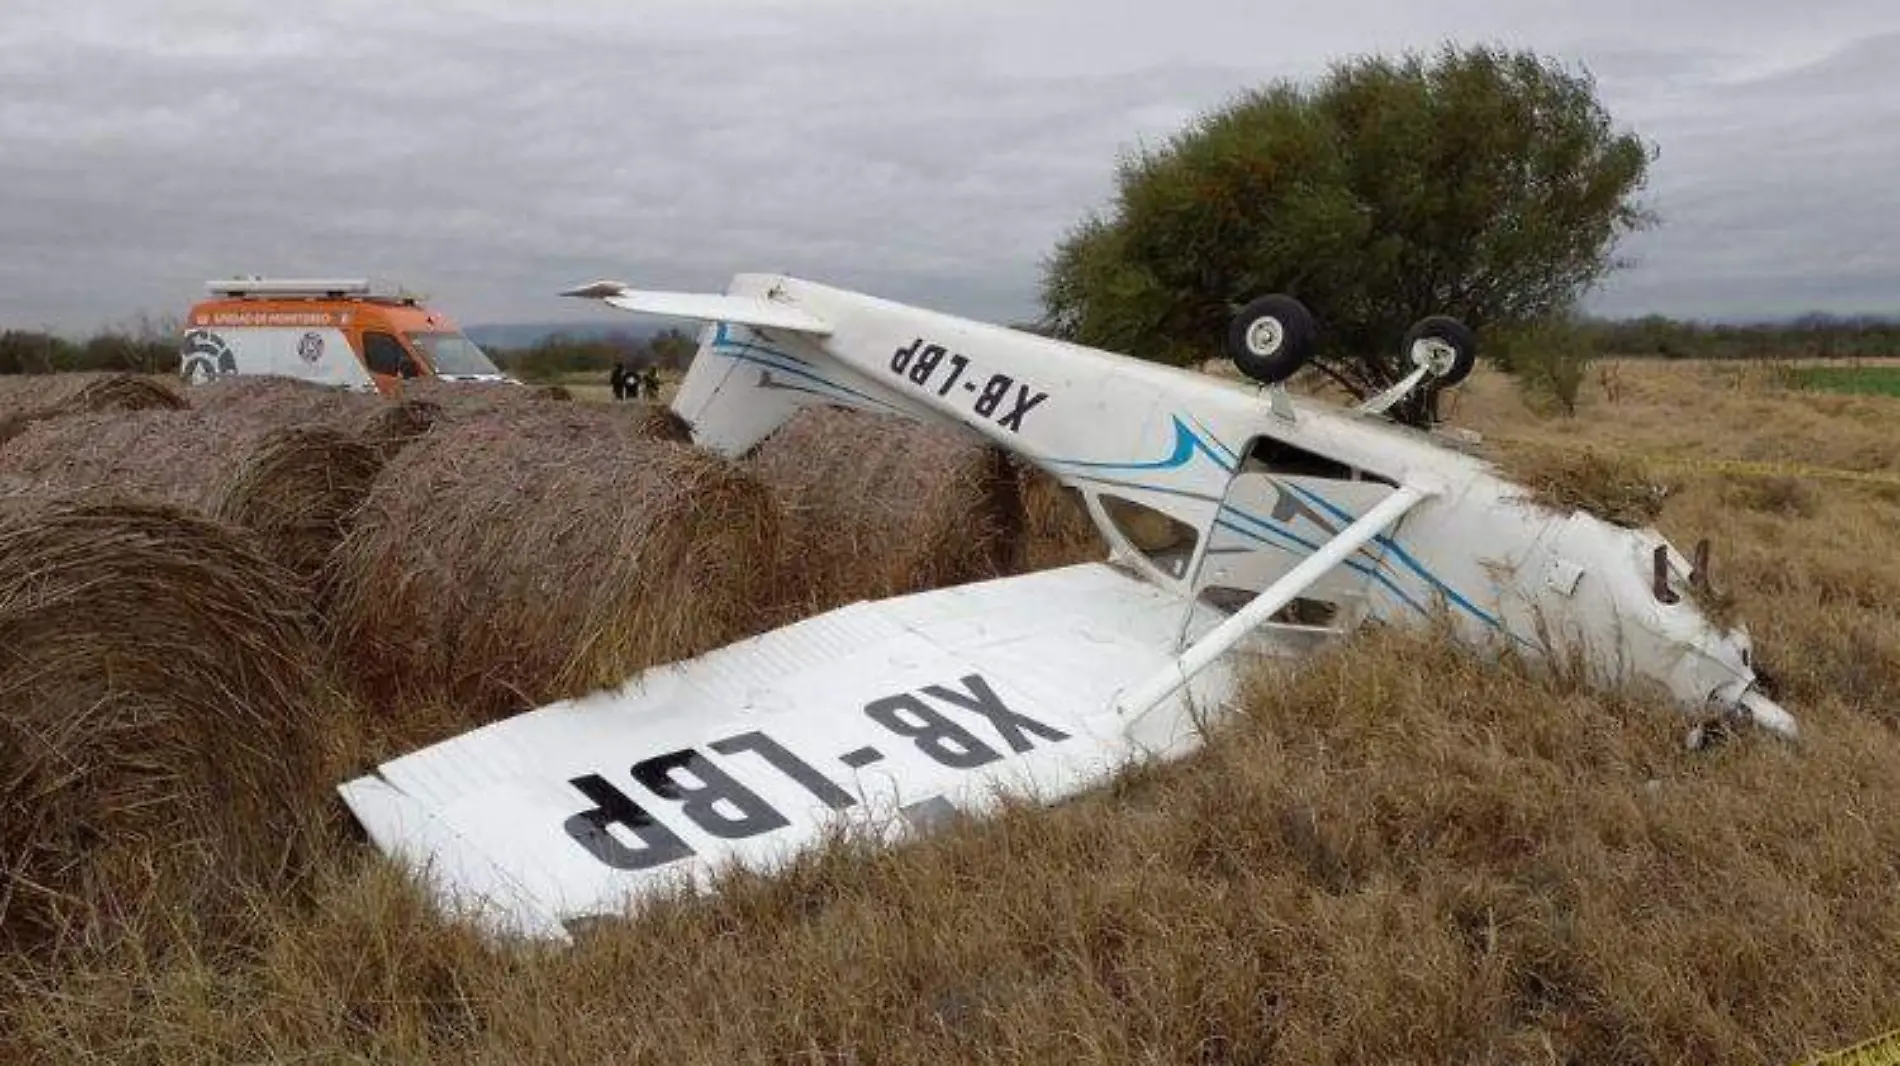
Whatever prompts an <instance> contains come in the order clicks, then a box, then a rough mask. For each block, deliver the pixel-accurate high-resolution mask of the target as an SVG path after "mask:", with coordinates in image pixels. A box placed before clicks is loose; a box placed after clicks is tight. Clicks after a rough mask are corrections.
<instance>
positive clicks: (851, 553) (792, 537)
mask: <svg viewBox="0 0 1900 1066" xmlns="http://www.w3.org/2000/svg"><path fill="white" fill-rule="evenodd" d="M746 462H747V467H748V469H750V470H751V471H752V472H753V473H754V474H756V475H757V476H758V478H759V479H760V480H761V481H763V482H765V484H766V485H768V486H770V487H771V489H772V492H773V495H774V496H775V497H777V499H778V501H779V505H780V508H781V510H782V511H783V512H784V514H785V518H786V529H787V536H786V537H785V539H784V541H783V545H784V554H783V557H782V560H781V564H780V566H779V570H780V573H781V574H783V575H784V577H785V580H786V582H787V586H786V587H785V589H784V590H783V594H784V597H785V601H786V603H785V606H786V609H787V610H789V611H790V612H792V613H793V614H795V615H798V616H804V615H808V614H811V613H813V612H816V611H824V610H829V609H831V608H833V607H837V606H840V605H842V604H846V603H850V602H852V601H854V600H859V599H876V598H881V597H886V596H897V595H902V594H905V593H910V592H921V591H924V590H926V589H933V588H942V587H944V586H946V585H957V584H963V583H966V582H970V581H978V580H982V579H985V578H992V577H1000V576H1002V575H1004V574H1007V573H1009V572H1011V570H1012V569H1013V568H1014V567H1015V566H1016V564H1017V559H1018V553H1019V546H1020V541H1021V531H1022V500H1021V496H1020V493H1019V491H1018V488H1017V483H1016V478H1015V473H1014V471H1013V470H1012V469H1011V467H1010V465H1009V461H1008V457H1007V455H1006V454H1005V453H1004V452H1003V451H1002V449H1000V448H997V447H995V446H993V445H990V444H987V443H985V442H983V441H982V440H980V439H978V438H976V437H975V436H974V435H973V434H969V433H965V432H962V431H959V430H953V429H948V428H943V427H938V426H931V425H925V424H922V423H919V422H914V421H911V420H909V419H905V418H901V417H899V416H896V415H884V414H871V413H867V412H863V411H852V410H844V409H841V408H833V407H812V408H807V409H805V410H803V411H800V412H799V413H798V414H797V415H795V416H794V417H793V418H792V419H791V421H789V422H787V423H786V424H785V425H784V426H783V427H781V428H780V429H779V430H777V431H776V432H774V433H773V434H772V435H771V436H770V437H768V438H767V439H766V440H765V441H763V442H762V443H761V444H760V445H759V446H758V448H756V449H755V450H754V452H753V454H752V455H751V456H749V457H748V459H747V461H746Z"/></svg>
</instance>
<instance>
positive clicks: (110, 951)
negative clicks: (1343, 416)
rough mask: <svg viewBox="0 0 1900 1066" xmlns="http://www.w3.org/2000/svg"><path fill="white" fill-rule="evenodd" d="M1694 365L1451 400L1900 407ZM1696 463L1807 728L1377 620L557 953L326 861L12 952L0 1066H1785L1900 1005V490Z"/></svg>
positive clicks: (1483, 406)
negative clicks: (183, 915)
mask: <svg viewBox="0 0 1900 1066" xmlns="http://www.w3.org/2000/svg"><path fill="white" fill-rule="evenodd" d="M1700 373H1701V371H1699V370H1695V369H1692V368H1683V367H1655V368H1651V367H1639V368H1636V369H1635V370H1634V371H1632V372H1630V373H1628V374H1627V375H1624V376H1622V377H1620V378H1619V380H1618V381H1617V387H1618V389H1619V390H1620V395H1621V400H1620V402H1619V403H1618V404H1617V407H1618V410H1619V411H1620V412H1621V413H1620V414H1619V413H1617V412H1609V411H1603V410H1601V408H1602V407H1603V405H1605V404H1606V403H1607V402H1608V401H1607V400H1606V399H1605V398H1604V397H1603V396H1602V395H1601V394H1600V393H1599V392H1597V391H1594V387H1593V386H1592V385H1590V384H1586V386H1585V388H1584V395H1583V396H1582V398H1581V401H1580V411H1581V414H1580V416H1579V418H1578V419H1577V420H1574V421H1570V420H1566V421H1564V422H1545V421H1541V420H1539V419H1538V418H1537V417H1535V416H1534V415H1533V414H1532V413H1530V412H1529V411H1527V410H1526V409H1524V408H1523V407H1522V404H1521V403H1520V401H1519V400H1518V399H1517V398H1516V397H1515V396H1514V394H1513V393H1512V392H1511V391H1510V390H1509V389H1506V388H1499V387H1498V383H1497V382H1496V381H1495V379H1491V378H1490V377H1489V376H1488V375H1486V374H1484V373H1483V372H1480V374H1479V375H1478V376H1477V377H1476V378H1474V380H1473V382H1472V385H1473V386H1474V388H1473V389H1472V390H1471V392H1470V393H1469V394H1468V395H1467V396H1466V397H1465V399H1464V401H1463V402H1462V404H1461V407H1462V410H1460V411H1458V412H1457V419H1458V421H1461V422H1465V423H1468V424H1472V425H1476V426H1477V427H1478V428H1480V429H1486V430H1492V431H1495V432H1496V433H1497V434H1498V435H1500V436H1502V435H1515V436H1518V437H1522V438H1524V440H1525V441H1526V442H1528V443H1529V444H1531V445H1537V446H1541V447H1544V448H1546V449H1555V450H1558V451H1561V450H1562V447H1563V445H1565V443H1566V442H1574V443H1578V444H1583V443H1588V444H1591V445H1592V446H1594V447H1597V448H1599V449H1601V451H1602V452H1603V453H1604V454H1606V455H1607V454H1610V453H1611V452H1612V451H1614V452H1615V454H1617V455H1623V454H1624V453H1625V452H1626V451H1632V450H1636V449H1642V450H1646V451H1660V452H1664V453H1667V452H1668V450H1669V449H1671V448H1676V449H1680V450H1683V451H1687V450H1689V449H1690V448H1691V447H1692V446H1693V442H1694V441H1695V440H1696V437H1697V434H1698V433H1700V434H1704V435H1707V436H1708V437H1709V438H1710V439H1711V440H1713V441H1714V442H1715V443H1713V444H1712V445H1710V447H1711V448H1713V449H1715V450H1716V451H1717V453H1718V454H1726V455H1730V456H1733V457H1742V456H1743V455H1745V454H1746V453H1748V452H1749V451H1750V450H1751V449H1756V450H1758V449H1759V448H1760V447H1761V446H1751V445H1750V444H1748V443H1747V442H1748V435H1749V434H1750V433H1751V432H1753V431H1754V430H1756V429H1758V430H1759V431H1760V433H1761V434H1762V435H1763V436H1764V437H1765V438H1767V439H1768V440H1769V441H1770V442H1771V447H1772V448H1773V449H1778V450H1780V451H1782V452H1792V451H1797V450H1798V451H1800V452H1802V453H1805V454H1806V455H1807V456H1808V457H1809V459H1810V461H1816V460H1820V461H1828V462H1835V463H1846V462H1849V461H1851V460H1853V459H1854V458H1855V457H1859V459H1860V460H1861V461H1863V462H1873V461H1875V460H1877V459H1879V457H1880V454H1881V453H1880V449H1881V448H1882V447H1884V446H1886V445H1889V444H1891V440H1890V439H1889V438H1888V437H1886V436H1883V435H1882V434H1881V433H1880V432H1879V431H1878V429H1877V424H1878V422H1879V420H1880V418H1881V417H1884V418H1885V419H1886V420H1887V423H1888V424H1889V425H1891V424H1892V420H1893V416H1894V415H1896V414H1900V401H1886V402H1884V406H1881V403H1882V402H1881V401H1867V400H1859V401H1854V403H1853V404H1852V405H1850V406H1847V407H1843V408H1842V409H1841V412H1840V413H1841V415H1842V417H1841V419H1840V421H1839V422H1838V423H1835V422H1832V421H1829V419H1828V416H1827V415H1826V412H1827V411H1828V410H1830V409H1831V406H1832V405H1831V403H1830V402H1829V401H1828V400H1827V399H1826V398H1816V397H1808V396H1791V395H1787V394H1784V393H1782V392H1781V391H1779V390H1778V389H1777V388H1776V387H1775V386H1774V385H1773V384H1772V382H1755V383H1749V384H1746V385H1745V386H1741V387H1737V388H1735V389H1733V390H1731V392H1730V393H1728V394H1721V395H1715V396H1714V397H1713V398H1710V397H1708V396H1704V393H1705V392H1709V391H1710V390H1707V389H1705V388H1704V387H1703V386H1704V385H1705V384H1706V383H1705V382H1698V381H1697V380H1695V379H1694V377H1689V378H1688V379H1687V380H1681V381H1678V380H1673V379H1671V378H1670V376H1669V375H1670V374H1684V375H1698V374H1700ZM1692 397H1700V398H1701V399H1703V400H1705V401H1707V402H1705V403H1704V404H1703V405H1702V406H1696V405H1693V404H1690V403H1688V402H1687V401H1688V400H1689V399H1690V398H1692ZM1861 404H1872V405H1873V406H1870V407H1867V408H1865V412H1866V416H1865V417H1864V418H1863V415H1862V411H1863V409H1862V408H1861V407H1860V405H1861ZM1613 417H1614V418H1615V419H1616V421H1615V422H1614V423H1613V422H1611V421H1610V419H1611V418H1613ZM1816 419H1820V420H1821V423H1822V424H1825V425H1827V426H1829V427H1831V430H1830V433H1829V435H1828V436H1826V437H1825V438H1816V439H1812V440H1809V439H1807V438H1806V437H1805V436H1804V434H1807V433H1809V432H1811V431H1812V429H1813V428H1814V427H1815V425H1816V422H1815V420H1816ZM1698 421H1699V422H1701V423H1702V424H1701V425H1696V424H1693V423H1695V422H1698ZM1494 439H1495V438H1494ZM1506 461H1513V460H1511V458H1510V457H1509V456H1506ZM1598 473H1600V474H1602V475H1603V476H1604V477H1605V478H1607V479H1609V480H1611V481H1614V479H1615V477H1616V476H1618V475H1617V469H1616V468H1615V467H1614V466H1613V465H1606V466H1605V467H1604V468H1603V470H1600V471H1598ZM1646 473H1647V472H1646ZM1670 477H1671V480H1670V482H1669V485H1668V492H1667V493H1666V494H1665V495H1664V496H1663V497H1662V499H1661V501H1660V505H1659V509H1658V510H1657V512H1656V515H1655V518H1656V521H1657V523H1658V524H1659V525H1660V526H1661V527H1662V528H1663V529H1664V530H1665V532H1667V533H1669V534H1670V535H1671V536H1672V537H1674V538H1676V539H1678V540H1685V539H1689V538H1693V537H1696V536H1701V535H1710V536H1712V537H1713V538H1714V540H1715V543H1716V546H1717V550H1716V556H1715V563H1716V565H1715V581H1716V583H1717V584H1718V586H1720V587H1722V588H1723V589H1724V590H1725V591H1726V592H1727V593H1728V594H1729V595H1731V596H1732V597H1733V598H1734V599H1735V600H1736V610H1737V612H1738V614H1739V615H1740V616H1741V617H1742V618H1743V619H1745V620H1746V621H1747V622H1748V623H1749V624H1750V626H1751V628H1752V629H1754V630H1755V631H1756V633H1757V634H1758V643H1759V645H1760V647H1761V650H1762V657H1763V659H1764V660H1765V661H1766V662H1767V663H1768V665H1769V667H1770V668H1771V669H1772V670H1773V671H1774V672H1775V674H1776V680H1777V682H1778V686H1779V689H1780V692H1781V697H1782V699H1783V700H1784V701H1785V702H1786V703H1787V704H1788V705H1789V706H1790V707H1791V708H1792V709H1793V710H1795V712H1796V713H1797V714H1799V715H1800V716H1801V718H1802V723H1803V727H1804V733H1805V739H1804V740H1803V742H1802V743H1801V744H1799V745H1788V744H1784V743H1782V742H1779V741H1775V740H1772V739H1769V738H1766V737H1763V736H1760V735H1756V734H1753V733H1747V732H1743V733H1740V734H1736V735H1733V736H1730V737H1728V738H1727V739H1726V740H1725V741H1724V742H1722V743H1719V744H1717V745H1715V746H1714V747H1712V748H1709V749H1706V750H1703V751H1698V752H1691V751H1688V750H1686V748H1685V745H1684V744H1683V735H1682V732H1681V727H1682V723H1681V720H1680V718H1679V716H1678V715H1677V714H1676V713H1675V712H1674V711H1673V709H1671V708H1665V707H1661V706H1656V705H1651V704H1648V703H1645V702H1643V701H1642V699H1641V698H1640V697H1637V696H1633V695H1619V694H1614V693H1611V694H1600V693H1588V692H1581V691H1575V690H1571V689H1567V688H1565V687H1563V685H1562V684H1561V683H1560V682H1558V681H1555V680H1551V679H1549V678H1547V677H1545V676H1543V675H1542V674H1538V673H1533V672H1530V671H1520V670H1517V669H1514V668H1512V667H1511V666H1510V665H1509V664H1505V665H1504V666H1501V667H1487V666H1483V665H1481V664H1479V663H1478V662H1477V661H1475V660H1473V659H1471V658H1468V657H1466V656H1464V655H1462V654H1460V653H1459V652H1458V651H1457V650H1456V649H1454V648H1452V647H1450V646H1448V645H1445V644H1443V643H1441V642H1440V641H1439V640H1437V639H1436V638H1435V637H1434V636H1432V635H1430V634H1423V635H1404V634H1372V635H1368V636H1367V638H1366V639H1363V640H1360V641H1357V642H1355V643H1354V644H1353V645H1352V646H1350V647H1348V648H1345V649H1343V650H1341V651H1340V652H1338V653H1336V654H1333V655H1330V656H1328V657H1326V658H1323V659H1321V660H1318V661H1316V662H1313V663H1311V664H1308V666H1307V668H1306V669H1304V670H1303V671H1301V672H1300V673H1298V674H1296V675H1293V676H1286V677H1276V676H1272V675H1266V674H1263V675H1261V676H1259V677H1258V678H1257V679H1255V681H1254V683H1253V684H1252V686H1251V689H1250V692H1249V694H1248V697H1247V698H1246V699H1245V700H1244V701H1243V703H1244V706H1243V709H1242V711H1241V713H1240V714H1238V715H1237V716H1236V717H1235V718H1233V719H1232V720H1231V721H1229V722H1227V723H1226V724H1224V725H1222V726H1221V727H1219V729H1218V730H1217V732H1216V734H1215V735H1214V736H1213V737H1212V738H1211V739H1210V744H1209V746H1208V747H1207V748H1206V749H1205V750H1204V751H1202V752H1201V753H1199V754H1198V755H1196V756H1194V757H1192V758H1189V759H1187V760H1184V761H1183V762H1181V763H1178V764H1175V765H1171V766H1165V767H1154V768H1149V769H1145V770H1140V771H1136V772H1132V773H1130V774H1127V775H1125V776H1123V777H1122V778H1120V779H1119V780H1117V781H1116V782H1115V783H1114V784H1113V785H1112V786H1110V787H1108V788H1105V789H1103V790H1102V791H1101V792H1100V793H1099V794H1096V795H1093V796H1090V797H1086V798H1083V799H1081V800H1078V801H1076V802H1072V803H1069V804H1066V805H1064V806H1063V807H1061V808H1059V809H1054V810H1030V809H1016V810H1012V811H1009V812H1006V813H1005V814H1004V815H1002V816H1001V817H999V818H996V819H993V820H989V821H985V822H983V823H980V824H965V825H959V826H955V827H952V828H951V829H950V830H948V831H946V832H943V833H941V834H939V835H938V836H936V837H935V838H933V839H930V840H927V841H923V842H921V843H919V844H917V845H915V846H912V847H910V848H907V849H904V850H901V851H896V852H863V851H858V850H856V849H854V848H852V847H849V846H844V845H841V846H839V847H837V848H835V849H834V850H832V851H830V852H829V853H826V854H821V855H817V856H813V857H811V858H810V859H808V860H807V861H805V862H802V863H800V864H799V865H798V866H797V867H796V868H795V869H794V870H792V871H790V873H789V874H788V875H786V876H783V877H781V878H778V879H775V880H769V881H768V880H761V879H755V878H749V877H742V878H736V879H734V880H733V881H732V882H731V883H730V884H729V885H728V886H727V888H728V891H727V892H725V893H724V894H722V895H721V896H719V897H716V898H713V899H710V900H701V901H691V902H689V901H679V902H676V903H673V904H671V905H668V906H665V907H662V908H660V909H659V910H658V911H657V913H655V914H653V915H652V916H651V918H650V919H649V920H647V921H643V922H641V923H639V924H627V925H616V924H607V925H602V926H598V927H596V928H594V929H593V930H592V931H591V932H589V933H588V934H587V935H586V936H585V937H584V938H583V940H582V942H581V943H580V944H579V945H578V946H577V947H575V948H574V949H572V950H569V951H564V952H562V951H541V950H531V949H530V950H523V949H510V948H505V947H499V946H494V945H488V944H484V943H482V942H480V941H479V940H477V939H476V938H475V937H473V936H472V935H471V934H470V933H469V932H467V931H466V930H463V929H460V928H457V927H454V926H451V925H447V924H445V923H444V922H443V921H442V920H441V919H440V918H438V917H437V916H435V915H434V914H433V913H432V912H431V911H430V910H429V909H428V908H427V907H426V906H424V905H423V903H422V902H421V901H420V899H419V898H418V897H417V896H416V894H415V893H414V891H413V890H412V889H411V888H410V887H409V885H408V884H407V882H406V881H405V879H403V878H402V877H401V876H399V875H398V874H397V873H396V872H395V871H393V870H392V868H391V867H390V866H389V865H388V864H386V863H384V862H382V861H380V860H377V859H374V858H373V857H371V856H370V855H369V854H368V853H367V851H366V849H364V848H362V847H360V846H342V845H337V846H334V847H332V848H331V849H330V850H329V851H328V852H327V853H326V854H325V855H324V857H323V861H322V862H321V863H320V864H319V866H318V868H317V869H316V870H315V871H314V872H313V873H312V874H311V875H310V876H309V877H307V878H305V879H303V880H300V881H298V882H297V883H296V891H295V892H294V893H288V894H281V895H279V896H268V895H260V896H257V897H255V898H256V900H257V903H256V906H255V908H254V910H253V911H252V912H251V922H252V926H251V929H250V936H249V937H248V939H247V941H246V943H247V945H248V947H247V949H246V950H245V951H244V952H242V953H240V954H230V953H222V954H212V953H194V952H192V951H190V950H177V949H178V947H179V946H180V945H182V946H183V947H184V948H186V949H189V948H190V947H191V946H192V944H194V943H195V941H194V940H193V938H192V936H191V935H190V934H189V932H188V931H187V932H186V933H181V934H179V935H177V936H174V937H171V938H170V939H167V936H166V934H164V933H163V932H162V931H153V932H152V933H151V934H150V938H149V939H148V940H147V941H145V942H141V943H137V944H123V943H122V944H119V945H116V946H109V947H102V948H101V949H100V950H99V951H98V952H97V953H96V954H95V955H93V956H91V957H89V958H85V959H81V960H76V961H73V962H70V963H69V964H68V965H66V966H63V967H61V968H58V969H54V970H43V969H41V968H39V967H37V966H27V965H21V966H18V967H16V970H15V976H14V986H13V989H12V995H11V996H10V997H8V996H3V995H0V1053H4V1052H11V1053H12V1059H14V1060H17V1061H47V1062H94V1061H114V1062H149V1063H183V1062H199V1061H207V1060H209V1061H288V1060H315V1061H389V1062H422V1061H427V1062H450V1063H500V1062H508V1063H517V1062H522V1063H534V1062H598V1061H624V1062H644V1061H688V1062H732V1061H746V1062H754V1061H775V1062H794V1061H795V1062H813V1063H816V1062H831V1063H844V1062H944V1061H958V1062H1000V1061H1011V1062H1051V1061H1060V1062H1131V1061H1132V1062H1156V1063H1162V1062H1166V1063H1175V1062H1197V1063H1216V1062H1236V1063H1237V1062H1287V1063H1363V1062H1373V1061H1380V1062H1383V1061H1401V1062H1470V1063H1519V1062H1558V1063H1561V1062H1575V1063H1586V1062H1588V1063H1595V1062H1614V1063H1663V1062H1668V1063H1764V1064H1767V1063H1792V1062H1795V1061H1798V1060H1800V1059H1802V1058H1804V1057H1806V1056H1808V1055H1810V1054H1813V1053H1815V1052H1817V1051H1819V1050H1822V1049H1825V1048H1829V1047H1839V1046H1843V1045H1847V1044H1851V1043H1854V1042H1856V1041H1859V1040H1862V1039H1864V1038H1866V1037H1869V1036H1872V1035H1875V1034H1876V1033H1879V1032H1882V1031H1884V1030H1888V1029H1892V1028H1894V1027H1896V1026H1900V891H1896V888H1900V859H1897V858H1896V857H1897V856H1900V737H1897V736H1896V728H1900V721H1897V720H1896V715H1895V709H1896V707H1897V706H1900V607H1896V603H1900V599H1897V598H1896V594H1900V559H1897V558H1896V557H1895V554H1894V553H1893V552H1892V551H1891V544H1892V539H1891V533H1890V532H1889V531H1890V530H1892V529H1893V528H1895V525H1896V521H1897V520H1900V493H1893V492H1889V491H1887V490H1886V488H1885V487H1884V486H1880V485H1873V484H1846V483H1841V484H1835V483H1827V484H1821V483H1815V482H1809V481H1801V480H1794V479H1789V480H1784V481H1776V480H1773V479H1761V478H1752V477H1740V476H1737V475H1734V474H1725V473H1720V472H1708V471H1703V472H1696V471H1689V472H1680V473H1672V474H1671V475H1670ZM167 947H169V948H171V950H161V949H163V948H167Z"/></svg>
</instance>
